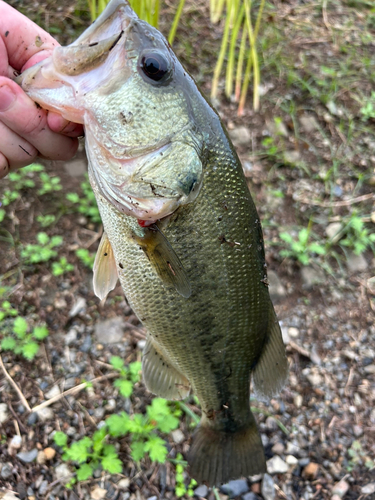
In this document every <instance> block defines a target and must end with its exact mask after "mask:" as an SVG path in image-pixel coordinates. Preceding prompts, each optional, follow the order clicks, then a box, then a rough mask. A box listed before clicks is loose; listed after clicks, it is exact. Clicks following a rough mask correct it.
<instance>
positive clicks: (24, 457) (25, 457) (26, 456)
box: [16, 448, 38, 464]
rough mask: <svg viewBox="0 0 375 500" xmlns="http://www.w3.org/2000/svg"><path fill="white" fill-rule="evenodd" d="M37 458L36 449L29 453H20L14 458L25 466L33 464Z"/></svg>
mask: <svg viewBox="0 0 375 500" xmlns="http://www.w3.org/2000/svg"><path fill="white" fill-rule="evenodd" d="M37 456H38V450H37V449H36V448H33V449H32V450H30V451H21V452H20V453H17V455H16V457H17V458H19V459H20V460H21V462H24V463H25V464H29V463H31V462H33V461H34V460H35V459H36V457H37Z"/></svg>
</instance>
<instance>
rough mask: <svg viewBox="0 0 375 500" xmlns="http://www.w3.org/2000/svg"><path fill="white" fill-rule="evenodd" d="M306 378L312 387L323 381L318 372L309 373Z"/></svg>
mask: <svg viewBox="0 0 375 500" xmlns="http://www.w3.org/2000/svg"><path fill="white" fill-rule="evenodd" d="M306 378H307V380H308V381H309V382H310V384H311V385H312V386H313V387H317V386H319V385H321V384H322V382H323V379H322V377H321V375H319V373H310V374H309V375H307V376H306Z"/></svg>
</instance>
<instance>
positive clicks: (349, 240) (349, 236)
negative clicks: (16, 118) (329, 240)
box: [340, 213, 375, 255]
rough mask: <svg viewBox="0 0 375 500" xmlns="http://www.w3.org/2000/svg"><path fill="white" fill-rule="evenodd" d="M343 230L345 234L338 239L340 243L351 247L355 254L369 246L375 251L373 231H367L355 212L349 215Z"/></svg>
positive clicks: (374, 234)
mask: <svg viewBox="0 0 375 500" xmlns="http://www.w3.org/2000/svg"><path fill="white" fill-rule="evenodd" d="M343 232H345V233H346V236H345V238H344V239H342V240H341V241H340V245H343V246H344V247H347V248H352V249H353V252H354V253H355V254H356V255H360V254H361V253H363V252H365V251H366V250H367V249H368V248H371V249H372V251H373V252H374V253H375V233H370V232H369V230H368V229H367V228H366V227H365V224H364V222H363V220H362V219H361V217H359V216H358V215H356V213H353V214H352V215H351V217H350V219H349V221H348V223H347V224H346V226H345V228H344V229H343Z"/></svg>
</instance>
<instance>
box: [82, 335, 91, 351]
mask: <svg viewBox="0 0 375 500" xmlns="http://www.w3.org/2000/svg"><path fill="white" fill-rule="evenodd" d="M91 346H92V339H91V335H86V337H85V338H84V340H83V343H82V345H81V347H80V348H79V350H80V351H81V352H89V350H90V349H91Z"/></svg>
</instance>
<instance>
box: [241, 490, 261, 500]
mask: <svg viewBox="0 0 375 500" xmlns="http://www.w3.org/2000/svg"><path fill="white" fill-rule="evenodd" d="M242 500H259V497H258V495H256V494H255V493H253V492H252V491H249V493H246V494H245V495H242Z"/></svg>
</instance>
